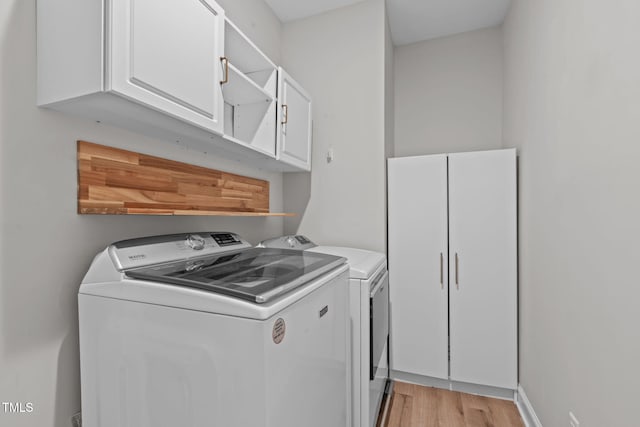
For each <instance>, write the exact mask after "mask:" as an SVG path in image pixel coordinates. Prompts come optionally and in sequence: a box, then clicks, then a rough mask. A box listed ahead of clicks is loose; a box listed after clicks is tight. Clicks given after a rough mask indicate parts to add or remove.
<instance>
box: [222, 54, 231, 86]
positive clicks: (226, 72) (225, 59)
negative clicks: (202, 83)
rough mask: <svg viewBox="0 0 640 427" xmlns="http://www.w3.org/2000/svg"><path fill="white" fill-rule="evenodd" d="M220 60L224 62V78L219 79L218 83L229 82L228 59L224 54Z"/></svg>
mask: <svg viewBox="0 0 640 427" xmlns="http://www.w3.org/2000/svg"><path fill="white" fill-rule="evenodd" d="M220 61H222V62H223V63H224V80H220V84H221V85H223V84H225V83H228V82H229V59H228V58H227V57H226V56H222V57H220Z"/></svg>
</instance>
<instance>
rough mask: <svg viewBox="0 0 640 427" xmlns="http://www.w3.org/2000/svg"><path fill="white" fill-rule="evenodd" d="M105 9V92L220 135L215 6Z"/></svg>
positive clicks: (219, 18) (197, 1)
mask: <svg viewBox="0 0 640 427" xmlns="http://www.w3.org/2000/svg"><path fill="white" fill-rule="evenodd" d="M110 6H111V14H110V23H111V24H110V25H111V26H110V29H111V32H110V39H109V40H108V41H109V42H110V50H108V51H107V54H108V57H107V64H108V65H107V74H106V78H107V80H106V82H105V88H106V90H111V91H115V92H117V93H119V94H121V95H122V96H125V97H128V98H131V99H133V100H135V101H136V102H141V103H143V104H146V105H147V106H149V107H151V108H154V109H157V110H160V111H163V112H165V113H168V114H170V115H172V116H174V117H176V118H178V119H181V120H184V121H187V122H190V123H193V124H195V125H197V126H199V127H201V128H204V129H207V130H211V131H214V132H217V133H220V134H222V133H223V126H224V123H223V99H222V89H221V86H220V81H221V80H222V78H223V75H222V74H223V71H222V66H221V60H220V57H221V56H223V49H224V40H223V39H224V28H223V25H224V12H223V10H222V9H221V8H220V6H218V4H216V3H215V2H214V1H212V0H122V1H111V3H110ZM107 34H109V33H107Z"/></svg>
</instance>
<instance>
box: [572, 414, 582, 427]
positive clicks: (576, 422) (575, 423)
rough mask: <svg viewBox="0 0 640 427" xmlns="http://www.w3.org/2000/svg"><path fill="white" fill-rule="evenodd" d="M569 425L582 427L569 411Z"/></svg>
mask: <svg viewBox="0 0 640 427" xmlns="http://www.w3.org/2000/svg"><path fill="white" fill-rule="evenodd" d="M569 425H570V426H571V427H580V421H578V419H577V418H576V416H575V415H573V412H571V411H569Z"/></svg>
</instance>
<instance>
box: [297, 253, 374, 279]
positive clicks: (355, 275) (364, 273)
mask: <svg viewBox="0 0 640 427" xmlns="http://www.w3.org/2000/svg"><path fill="white" fill-rule="evenodd" d="M305 252H319V253H323V254H328V255H334V256H338V257H343V258H346V259H347V263H348V264H349V268H350V271H349V275H350V277H351V278H352V279H369V278H370V277H371V276H373V274H374V273H375V272H376V270H378V268H379V267H380V265H382V264H384V263H385V262H386V257H385V255H384V254H381V253H380V252H373V251H367V250H364V249H356V248H345V247H340V246H316V247H313V248H311V249H307V250H306V251H305Z"/></svg>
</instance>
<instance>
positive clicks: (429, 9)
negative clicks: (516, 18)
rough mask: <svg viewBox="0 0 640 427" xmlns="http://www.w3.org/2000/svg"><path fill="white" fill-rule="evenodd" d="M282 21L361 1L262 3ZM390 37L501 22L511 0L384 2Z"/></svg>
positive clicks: (409, 39)
mask: <svg viewBox="0 0 640 427" xmlns="http://www.w3.org/2000/svg"><path fill="white" fill-rule="evenodd" d="M265 1H266V2H267V4H268V5H269V6H271V9H273V11H274V12H275V14H276V15H277V16H278V18H280V20H281V21H282V22H289V21H293V20H296V19H300V18H306V17H309V16H313V15H317V14H320V13H323V12H326V11H329V10H332V9H337V8H340V7H344V6H349V5H351V4H355V3H359V2H360V1H362V0H265ZM386 3H387V12H388V15H389V24H390V26H391V36H392V38H393V43H394V44H395V45H403V44H408V43H413V42H417V41H422V40H428V39H433V38H436V37H442V36H448V35H451V34H457V33H464V32H466V31H472V30H477V29H480V28H487V27H493V26H495V25H498V24H500V23H502V21H503V20H504V17H505V15H506V14H507V10H508V9H509V5H510V3H511V0H386Z"/></svg>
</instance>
